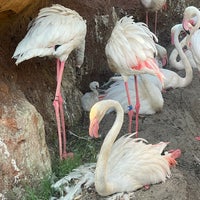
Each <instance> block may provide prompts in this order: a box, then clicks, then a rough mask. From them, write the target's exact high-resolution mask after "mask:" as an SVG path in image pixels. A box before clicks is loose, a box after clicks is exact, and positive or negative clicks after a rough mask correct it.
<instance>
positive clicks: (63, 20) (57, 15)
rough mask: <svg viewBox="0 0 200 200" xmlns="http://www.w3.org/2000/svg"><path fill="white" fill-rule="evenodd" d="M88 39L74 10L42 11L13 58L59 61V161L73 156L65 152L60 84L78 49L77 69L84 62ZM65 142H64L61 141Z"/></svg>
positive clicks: (57, 111) (30, 25) (57, 91)
mask: <svg viewBox="0 0 200 200" xmlns="http://www.w3.org/2000/svg"><path fill="white" fill-rule="evenodd" d="M85 36H86V21H85V20H83V18H82V17H81V16H80V15H79V14H78V13H77V12H76V11H74V10H71V9H69V8H65V7H64V6H61V5H59V4H55V5H53V6H52V7H47V8H43V9H41V10H40V12H39V14H38V16H37V17H36V18H35V19H34V20H33V21H32V23H30V24H29V30H28V33H27V34H26V36H25V37H24V39H23V40H22V41H21V42H20V43H19V44H18V46H17V48H16V50H15V52H14V55H13V58H15V59H17V60H16V64H19V63H21V62H22V61H24V60H28V59H30V58H33V57H36V56H39V57H43V56H54V57H56V58H57V87H56V94H55V99H54V102H53V106H54V108H55V114H56V122H57V128H58V137H59V154H60V158H61V159H62V158H67V157H68V156H70V157H71V156H72V155H73V154H72V153H67V152H66V132H65V121H64V111H63V99H62V96H61V92H60V89H61V81H62V75H63V70H64V65H65V62H66V60H67V58H68V56H69V54H70V53H71V51H73V50H74V49H77V57H76V58H77V59H76V61H77V66H78V67H80V66H81V65H82V63H83V60H84V51H85ZM62 140H63V141H62Z"/></svg>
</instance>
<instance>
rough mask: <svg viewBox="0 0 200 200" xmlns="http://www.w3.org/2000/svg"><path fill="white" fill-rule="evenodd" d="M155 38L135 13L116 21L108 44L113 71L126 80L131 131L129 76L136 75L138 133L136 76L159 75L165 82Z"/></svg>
mask: <svg viewBox="0 0 200 200" xmlns="http://www.w3.org/2000/svg"><path fill="white" fill-rule="evenodd" d="M153 39H155V40H157V37H156V36H155V35H154V34H153V33H152V32H151V31H150V30H149V29H148V27H147V26H146V24H144V23H141V22H138V23H135V22H134V20H133V17H132V16H129V17H128V16H125V17H122V18H121V19H120V20H119V21H117V23H116V25H115V27H114V29H113V31H112V33H111V36H110V38H109V40H108V42H107V44H106V47H105V53H106V56H107V61H108V65H109V67H110V69H111V71H113V72H117V73H119V74H121V75H122V77H123V79H124V83H125V89H126V93H127V99H128V109H129V112H128V115H129V129H128V130H129V133H131V125H132V117H133V108H132V105H131V100H130V95H129V91H128V77H129V76H131V75H134V77H135V90H136V106H135V110H136V133H138V113H139V108H140V104H139V96H138V91H137V89H138V88H137V76H136V75H137V74H144V73H149V74H152V75H155V76H157V77H158V78H159V79H160V81H161V82H163V75H162V73H161V72H160V70H159V67H158V66H157V64H156V61H155V58H154V55H155V54H157V50H156V46H155V42H154V40H153ZM136 137H137V134H136Z"/></svg>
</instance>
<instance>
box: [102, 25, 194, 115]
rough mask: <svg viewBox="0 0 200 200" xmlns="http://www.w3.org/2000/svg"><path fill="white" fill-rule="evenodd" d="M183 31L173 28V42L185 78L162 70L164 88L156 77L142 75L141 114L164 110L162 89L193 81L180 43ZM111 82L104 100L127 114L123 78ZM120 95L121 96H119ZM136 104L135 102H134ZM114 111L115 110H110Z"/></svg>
mask: <svg viewBox="0 0 200 200" xmlns="http://www.w3.org/2000/svg"><path fill="white" fill-rule="evenodd" d="M182 30H183V28H182V25H181V24H178V25H175V26H174V27H172V29H171V33H172V41H174V44H175V49H176V51H177V52H178V54H179V56H180V58H181V61H182V64H183V66H184V68H185V77H181V76H179V75H178V74H177V73H176V72H174V71H171V70H168V69H160V71H161V72H162V74H163V75H164V77H165V78H164V86H163V88H162V84H161V82H160V81H159V80H158V78H157V77H156V76H152V75H150V74H140V75H139V79H138V93H139V96H140V106H141V107H140V110H139V114H154V113H156V112H158V111H161V110H162V108H163V103H164V100H163V96H162V93H161V92H162V89H169V88H181V87H186V86H188V85H189V84H190V83H191V81H192V79H193V71H192V66H191V64H190V62H189V60H188V58H187V56H186V55H185V53H184V52H183V49H182V46H181V44H180V42H179V34H180V32H181V31H182ZM133 79H134V77H133V76H130V78H129V80H128V84H130V82H132V81H133ZM110 80H112V81H114V83H113V84H111V85H110V87H109V88H108V89H106V90H105V91H104V97H103V99H104V100H107V99H112V100H116V101H118V102H119V103H120V104H121V106H122V108H123V109H124V112H125V113H127V109H126V100H125V99H126V98H125V97H126V93H125V91H124V90H123V88H124V87H123V78H122V77H121V76H117V77H112V78H110ZM129 92H130V97H131V99H135V96H136V92H135V90H134V88H129ZM119 94H120V95H119ZM134 103H135V102H134ZM110 111H113V109H110V110H109V112H110Z"/></svg>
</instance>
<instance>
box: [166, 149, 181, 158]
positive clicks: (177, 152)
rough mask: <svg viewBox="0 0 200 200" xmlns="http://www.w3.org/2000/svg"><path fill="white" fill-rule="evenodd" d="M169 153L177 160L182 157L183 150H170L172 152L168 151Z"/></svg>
mask: <svg viewBox="0 0 200 200" xmlns="http://www.w3.org/2000/svg"><path fill="white" fill-rule="evenodd" d="M168 153H170V154H171V157H172V158H174V159H177V158H179V157H180V156H181V150H180V149H176V150H170V151H168Z"/></svg>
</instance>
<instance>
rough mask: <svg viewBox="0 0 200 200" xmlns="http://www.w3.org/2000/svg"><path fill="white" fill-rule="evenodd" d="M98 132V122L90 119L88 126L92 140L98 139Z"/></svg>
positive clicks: (95, 119)
mask: <svg viewBox="0 0 200 200" xmlns="http://www.w3.org/2000/svg"><path fill="white" fill-rule="evenodd" d="M98 130H99V121H98V120H97V118H94V119H91V120H90V126H89V135H90V136H91V137H92V138H93V137H94V138H98V137H99V134H98Z"/></svg>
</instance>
